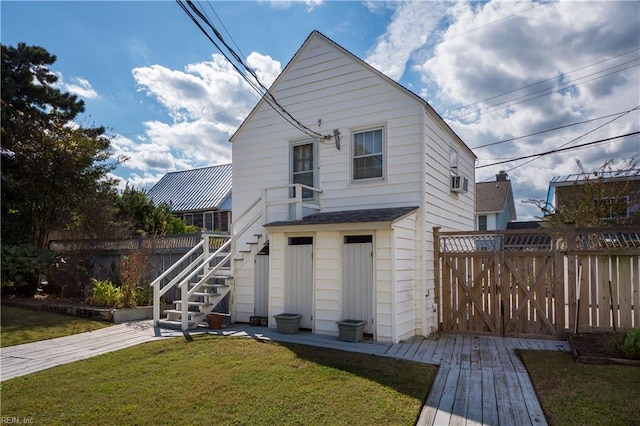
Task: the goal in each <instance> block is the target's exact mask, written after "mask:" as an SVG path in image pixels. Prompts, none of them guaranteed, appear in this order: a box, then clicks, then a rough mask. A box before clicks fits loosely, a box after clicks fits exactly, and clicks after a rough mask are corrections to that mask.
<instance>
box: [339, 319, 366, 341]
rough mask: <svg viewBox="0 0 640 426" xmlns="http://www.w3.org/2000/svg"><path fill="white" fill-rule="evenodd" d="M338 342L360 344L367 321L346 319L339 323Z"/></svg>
mask: <svg viewBox="0 0 640 426" xmlns="http://www.w3.org/2000/svg"><path fill="white" fill-rule="evenodd" d="M337 324H338V340H342V341H344V342H359V341H360V340H362V334H363V332H364V326H365V325H367V322H366V321H360V320H352V319H346V320H342V321H338V322H337Z"/></svg>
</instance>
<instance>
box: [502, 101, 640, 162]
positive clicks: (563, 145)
mask: <svg viewBox="0 0 640 426" xmlns="http://www.w3.org/2000/svg"><path fill="white" fill-rule="evenodd" d="M639 108H640V105H638V106H637V107H635V108H632V109H630V110H629V111H625V112H623V113H621V114H620V115H618V116H617V117H616V118H613V119H611V120H609V121H607V122H606V123H603V124H601V125H599V126H598V127H596V128H594V129H591V130H589V131H588V132H586V133H583V134H582V135H580V136H578V137H576V138H573V139H572V140H570V141H569V142H565V143H563V144H562V145H559V146H557V147H556V149H559V148H562V147H565V146H567V145H569V144H570V143H573V142H575V141H577V140H578V139H582V138H583V137H585V136H587V135H590V134H591V133H593V132H595V131H596V130H600V129H602V128H603V127H604V126H606V125H608V124H611V123H613V122H614V121H616V120H618V119H620V118H622V117H624V116H625V115H627V114H630V113H631V112H633V111H636V110H638V109H639ZM576 146H579V145H576ZM538 158H539V157H537V158H532V159H531V160H529V161H525V162H524V163H522V164H518V165H517V166H514V167H512V168H510V169H509V170H506V171H507V172H510V171H512V170H515V169H517V168H519V167H522V166H524V165H527V164H529V163H531V162H533V161H535V160H537V159H538Z"/></svg>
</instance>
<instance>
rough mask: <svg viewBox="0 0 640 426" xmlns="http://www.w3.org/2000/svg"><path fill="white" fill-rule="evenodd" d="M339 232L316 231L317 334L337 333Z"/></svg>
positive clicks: (338, 309)
mask: <svg viewBox="0 0 640 426" xmlns="http://www.w3.org/2000/svg"><path fill="white" fill-rule="evenodd" d="M339 243H340V234H339V233H338V232H318V233H316V252H315V254H316V257H315V267H316V294H315V298H316V306H315V307H316V315H315V318H316V321H315V330H316V333H318V334H329V335H337V333H338V326H337V325H336V321H338V320H339V319H340V318H339V312H340V307H339V306H340V304H339V302H338V301H339V300H340V266H339V265H340V259H339V254H340V246H339Z"/></svg>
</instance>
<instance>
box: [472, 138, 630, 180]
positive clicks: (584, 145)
mask: <svg viewBox="0 0 640 426" xmlns="http://www.w3.org/2000/svg"><path fill="white" fill-rule="evenodd" d="M637 134H640V131H636V132H631V133H627V134H625V135H619V136H613V137H610V138H606V139H600V140H597V141H593V142H587V143H583V144H580V145H576V146H569V147H566V148H560V149H552V150H551V151H546V152H541V153H538V154H531V155H525V156H522V157H518V158H512V159H510V160H504V161H498V162H496V163H491V164H485V165H483V166H476V169H482V168H484V167H491V166H497V165H498V164H504V163H509V162H511V161H518V160H525V159H527V158H532V157H542V156H545V155H549V154H555V153H558V152H563V151H569V150H572V149H578V148H583V147H586V146H591V145H596V144H600V143H604V142H610V141H612V140H615V139H621V138H626V137H629V136H634V135H637ZM511 170H513V169H511Z"/></svg>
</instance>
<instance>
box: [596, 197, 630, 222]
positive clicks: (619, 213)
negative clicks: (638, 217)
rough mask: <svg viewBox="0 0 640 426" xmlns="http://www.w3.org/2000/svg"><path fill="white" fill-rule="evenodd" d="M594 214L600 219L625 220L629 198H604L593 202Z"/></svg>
mask: <svg viewBox="0 0 640 426" xmlns="http://www.w3.org/2000/svg"><path fill="white" fill-rule="evenodd" d="M593 204H594V206H595V210H596V214H598V215H600V216H601V219H626V218H628V217H629V197H627V196H624V197H606V198H600V199H595V200H593Z"/></svg>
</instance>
